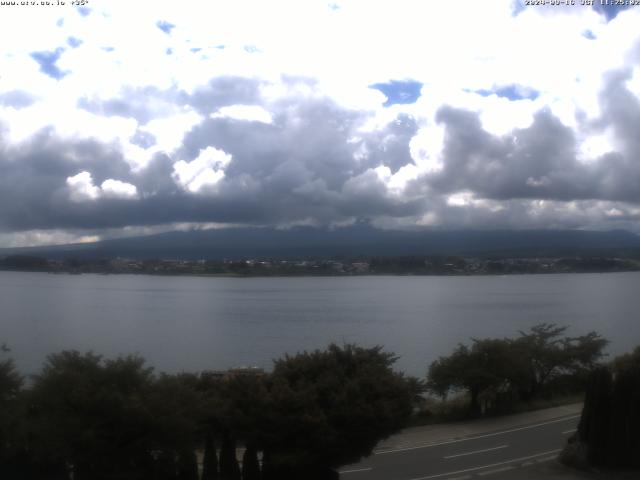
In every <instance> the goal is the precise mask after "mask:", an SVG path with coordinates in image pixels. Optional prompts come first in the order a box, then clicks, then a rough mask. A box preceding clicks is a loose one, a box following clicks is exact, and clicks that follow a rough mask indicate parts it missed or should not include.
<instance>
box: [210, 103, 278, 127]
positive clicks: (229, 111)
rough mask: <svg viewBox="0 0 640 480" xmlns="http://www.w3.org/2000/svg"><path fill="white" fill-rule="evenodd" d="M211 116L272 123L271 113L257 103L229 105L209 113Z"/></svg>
mask: <svg viewBox="0 0 640 480" xmlns="http://www.w3.org/2000/svg"><path fill="white" fill-rule="evenodd" d="M211 118H232V119H234V120H244V121H247V122H261V123H268V124H270V123H273V118H272V117H271V114H270V113H269V112H268V111H267V110H265V109H264V108H263V107H261V106H259V105H230V106H227V107H222V108H221V109H219V110H218V111H217V112H215V113H213V114H211Z"/></svg>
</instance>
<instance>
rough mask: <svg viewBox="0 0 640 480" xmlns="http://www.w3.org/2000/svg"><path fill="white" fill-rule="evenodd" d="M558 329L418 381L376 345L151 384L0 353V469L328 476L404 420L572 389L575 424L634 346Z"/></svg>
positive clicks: (513, 405) (478, 352)
mask: <svg viewBox="0 0 640 480" xmlns="http://www.w3.org/2000/svg"><path fill="white" fill-rule="evenodd" d="M566 329H567V327H562V326H557V325H555V324H547V323H545V324H539V325H536V326H534V327H532V328H531V329H530V330H527V331H521V332H519V333H518V335H516V336H515V337H511V338H486V339H472V340H471V342H470V343H469V344H468V345H464V344H459V345H458V346H457V347H456V348H455V349H454V350H453V351H452V353H451V354H450V355H448V356H443V357H440V358H439V359H438V360H436V361H434V362H432V363H431V365H430V366H429V368H428V373H427V375H426V377H425V378H424V379H420V378H416V377H411V376H406V375H404V374H403V373H400V372H397V371H395V370H393V368H392V367H393V364H394V363H395V361H396V360H397V358H398V357H397V356H396V355H395V354H394V353H390V352H386V351H384V350H383V347H380V346H377V347H373V348H362V347H358V346H356V345H353V344H345V345H342V346H339V345H335V344H332V345H329V346H328V347H327V348H326V349H324V350H315V351H312V352H306V351H305V352H300V353H296V354H295V355H288V354H286V355H284V356H283V357H281V358H279V359H276V360H274V365H273V369H272V370H271V371H269V372H265V371H263V370H260V369H238V370H235V371H228V372H214V371H202V372H198V373H187V372H183V373H179V374H164V373H161V374H156V373H154V371H153V368H152V367H149V366H148V365H147V364H146V362H145V360H144V359H143V358H141V357H139V356H120V357H118V358H115V359H105V358H103V357H101V356H99V355H95V354H93V353H91V352H88V353H80V352H77V351H63V352H60V353H56V354H52V355H49V356H48V357H47V360H46V361H45V363H44V365H43V367H42V369H41V371H40V372H39V373H38V374H37V375H33V376H31V378H30V381H29V382H26V381H25V378H24V377H23V376H22V375H20V373H19V372H18V371H17V370H16V368H15V365H14V363H13V361H12V359H11V357H10V354H11V351H10V349H9V348H8V347H6V346H5V345H2V348H1V350H0V432H1V433H2V435H0V473H1V474H2V478H8V479H17V478H31V479H38V480H39V479H43V480H44V479H45V478H46V479H49V480H50V479H56V480H62V479H64V480H68V479H69V478H71V476H72V477H73V478H74V480H83V479H84V478H89V479H91V480H115V479H122V478H127V479H131V480H135V479H140V480H142V479H150V478H153V479H166V480H183V479H184V480H210V479H213V478H216V479H223V480H257V479H262V480H275V479H278V480H288V479H291V480H293V479H299V478H307V479H310V480H329V479H336V478H338V477H337V473H336V469H337V468H339V467H340V466H342V465H346V464H350V463H354V462H356V461H358V460H360V459H361V458H362V457H365V456H368V455H370V454H371V453H372V452H373V449H374V448H375V446H376V445H377V444H378V442H379V441H380V440H382V439H384V438H387V437H389V436H390V435H392V434H394V433H396V432H398V431H400V430H401V429H403V428H406V427H410V426H416V423H415V422H416V420H420V421H421V423H419V424H426V423H435V421H437V420H438V419H442V420H445V421H448V422H451V421H456V420H466V419H472V418H479V417H487V416H497V415H501V414H507V413H514V412H518V411H523V409H524V410H531V409H535V407H545V406H550V405H553V404H554V402H559V403H560V404H562V403H575V402H576V401H579V400H580V399H581V398H582V395H583V394H584V392H585V391H587V398H586V400H585V412H587V414H585V413H583V418H585V420H583V421H582V422H581V425H587V423H585V422H587V420H586V419H587V417H585V415H589V417H588V418H591V417H592V416H593V415H595V416H596V417H598V418H601V417H602V411H603V410H602V408H601V405H602V404H601V403H598V402H597V401H595V402H594V398H596V397H598V395H600V396H602V395H603V394H600V393H596V394H594V393H593V391H594V388H593V385H594V382H593V375H594V372H595V373H596V374H599V375H600V376H602V375H603V374H602V371H603V369H608V368H613V369H614V372H615V371H624V372H629V373H628V374H625V375H626V376H627V377H628V381H627V382H626V383H624V385H623V384H622V383H620V385H623V388H622V390H621V392H623V391H627V390H628V388H627V386H630V385H635V379H637V378H638V377H637V372H638V371H640V348H638V349H636V351H635V352H634V353H633V354H627V355H623V356H621V357H617V358H616V359H614V361H613V362H610V363H604V362H603V358H604V354H603V349H604V348H605V346H606V344H607V340H606V339H604V338H602V337H601V336H600V335H599V334H597V333H596V332H589V333H587V334H584V335H581V336H577V337H567V336H565V335H564V333H565V331H566ZM632 372H635V373H632ZM634 375H635V376H634ZM625 378H626V377H625ZM605 383H607V382H605ZM600 384H602V382H600V383H599V384H598V385H600ZM610 384H611V381H608V383H607V385H610ZM636 387H637V385H636ZM613 390H614V393H613V394H614V397H615V395H618V396H617V397H615V398H616V399H618V398H623V397H624V396H620V395H619V394H618V393H616V392H617V390H616V389H615V388H614V389H613ZM610 391H611V388H609V390H607V391H606V392H605V394H604V395H610V393H608V392H610ZM623 393H624V392H623ZM594 395H595V397H594ZM598 398H599V397H598ZM624 398H626V397H624ZM633 398H636V399H637V398H640V397H637V396H636V397H633ZM438 399H440V400H438ZM633 401H635V400H633ZM633 401H632V402H633ZM556 404H557V403H556ZM607 404H608V405H613V404H615V405H620V401H619V400H614V401H611V402H608V403H607ZM627 404H628V407H629V408H628V409H627V410H628V411H629V412H630V414H633V415H635V413H633V412H636V413H637V410H636V409H635V408H633V407H632V405H631V403H629V402H627ZM587 407H589V408H587ZM447 409H448V410H447ZM592 414H593V415H592ZM636 416H637V415H636ZM625 418H626V417H625ZM617 420H618V423H620V424H622V425H624V424H625V421H626V420H625V419H624V418H623V419H620V418H618V419H617ZM591 423H593V422H591ZM599 425H600V424H599ZM581 428H583V427H581ZM583 430H584V428H583ZM583 430H580V435H581V437H580V439H581V441H582V442H583V443H584V445H586V446H585V447H584V448H583V450H585V451H591V450H589V449H591V448H592V447H591V446H590V445H592V444H594V445H599V438H600V436H599V434H598V433H597V432H601V431H602V432H610V431H609V430H608V427H607V426H606V425H601V426H599V427H598V429H595V430H594V429H590V430H589V433H588V435H587V433H585V432H586V430H585V431H584V432H583ZM594 432H596V433H594ZM625 438H626V437H625ZM594 442H595V443H594ZM634 442H635V443H634V444H633V445H635V444H637V442H636V441H635V440H634ZM574 443H575V442H574ZM580 445H582V444H580ZM581 448H582V447H581ZM593 448H595V447H593ZM634 448H635V447H634ZM240 450H242V451H243V458H242V460H241V461H239V459H238V458H236V452H238V451H240ZM594 451H595V450H594ZM199 454H202V455H203V458H202V459H201V461H199V460H198V455H199ZM585 458H586V457H585ZM608 458H609V457H608ZM612 458H613V457H612ZM617 458H618V457H615V458H614V459H613V460H611V459H609V460H608V462H607V465H610V466H614V465H615V462H616V461H617V460H616V459H617ZM626 458H627V457H624V458H623V457H621V459H622V460H621V461H623V464H624V465H627V463H626V462H627V459H626ZM586 461H590V460H589V459H587V460H586Z"/></svg>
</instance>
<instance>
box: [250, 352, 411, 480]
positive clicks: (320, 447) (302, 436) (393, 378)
mask: <svg viewBox="0 0 640 480" xmlns="http://www.w3.org/2000/svg"><path fill="white" fill-rule="evenodd" d="M395 360H396V357H395V356H394V355H393V354H391V353H387V352H383V351H382V348H381V347H374V348H368V349H367V348H360V347H356V346H355V345H344V346H343V347H340V346H337V345H334V344H333V345H330V346H329V348H328V349H327V350H325V351H319V350H316V351H314V352H311V353H309V352H304V353H299V354H297V355H295V356H289V355H286V356H285V357H284V358H282V359H279V360H277V361H276V362H275V365H274V370H273V374H272V377H271V380H270V385H269V408H267V409H266V411H265V415H266V416H267V428H266V429H265V431H264V433H263V435H262V442H263V444H262V445H263V449H264V450H265V457H264V466H265V467H264V468H265V469H266V470H267V472H269V473H268V475H265V476H266V477H269V476H271V477H273V478H280V479H285V478H315V477H318V478H320V476H324V475H332V474H330V473H329V470H328V469H330V468H336V467H338V466H340V465H344V464H347V463H352V462H355V461H357V460H359V459H360V458H362V457H363V456H365V455H369V454H370V453H371V451H372V450H373V448H374V446H375V445H376V444H377V443H378V441H380V440H381V439H382V438H385V437H387V436H389V435H391V434H392V433H394V432H396V431H397V430H399V429H400V428H402V427H403V426H404V425H405V424H406V421H407V420H408V418H409V416H410V414H411V411H412V399H413V396H414V394H415V392H414V391H413V389H412V385H411V384H410V382H408V381H407V379H406V378H405V377H404V376H403V375H402V374H399V373H396V372H394V371H393V370H392V368H391V366H392V365H393V363H394V362H395Z"/></svg>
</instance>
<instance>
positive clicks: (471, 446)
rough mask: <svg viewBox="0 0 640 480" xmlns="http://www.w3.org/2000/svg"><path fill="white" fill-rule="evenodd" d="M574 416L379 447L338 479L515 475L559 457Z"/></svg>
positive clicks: (421, 479) (442, 479) (413, 479)
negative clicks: (382, 448) (428, 441)
mask: <svg viewBox="0 0 640 480" xmlns="http://www.w3.org/2000/svg"><path fill="white" fill-rule="evenodd" d="M578 420H579V415H575V414H571V415H567V416H564V417H560V418H554V419H549V420H546V421H542V422H539V423H534V424H530V425H520V426H516V427H513V428H505V429H501V430H497V431H489V432H485V433H481V434H477V435H473V436H470V437H465V438H459V439H452V440H444V441H439V442H436V443H431V444H428V445H414V446H406V447H403V448H394V449H389V450H378V451H376V452H375V453H374V454H373V455H372V456H370V457H369V458H367V459H365V460H363V461H362V462H360V463H358V464H355V465H350V466H348V467H344V468H342V469H341V471H340V478H341V479H342V480H431V479H437V480H447V479H451V480H453V479H455V480H468V479H472V478H485V477H486V478H491V476H492V475H495V476H496V477H500V478H518V474H517V469H520V468H526V467H528V466H532V465H537V464H540V463H543V462H550V461H552V460H554V459H555V458H557V456H558V453H559V452H560V450H561V449H562V447H563V446H564V445H565V443H566V441H567V438H568V437H569V436H570V435H571V434H572V433H573V432H574V431H575V428H576V426H577V424H578ZM509 472H510V473H512V474H513V475H509V474H508V473H509ZM498 474H500V475H498Z"/></svg>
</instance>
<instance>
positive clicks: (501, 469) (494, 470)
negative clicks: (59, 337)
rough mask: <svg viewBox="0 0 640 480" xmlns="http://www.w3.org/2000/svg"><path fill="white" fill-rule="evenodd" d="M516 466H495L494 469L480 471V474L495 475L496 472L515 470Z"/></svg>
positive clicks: (481, 475) (482, 475)
mask: <svg viewBox="0 0 640 480" xmlns="http://www.w3.org/2000/svg"><path fill="white" fill-rule="evenodd" d="M514 468H516V467H514V466H513V465H509V466H508V467H502V468H494V469H493V470H487V471H486V472H480V473H478V476H480V477H484V476H485V475H493V474H494V473H500V472H506V471H508V470H513V469H514Z"/></svg>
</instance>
